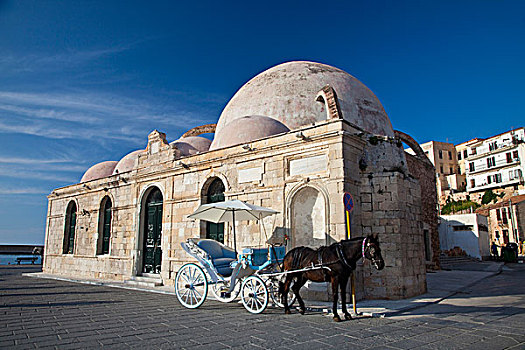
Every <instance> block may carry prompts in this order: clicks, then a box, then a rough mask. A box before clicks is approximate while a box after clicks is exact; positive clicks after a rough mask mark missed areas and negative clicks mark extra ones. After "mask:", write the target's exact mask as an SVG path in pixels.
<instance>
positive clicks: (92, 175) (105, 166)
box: [80, 160, 117, 182]
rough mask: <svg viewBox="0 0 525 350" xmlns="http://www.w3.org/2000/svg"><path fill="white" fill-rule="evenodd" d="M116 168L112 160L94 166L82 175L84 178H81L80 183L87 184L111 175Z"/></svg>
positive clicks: (115, 163)
mask: <svg viewBox="0 0 525 350" xmlns="http://www.w3.org/2000/svg"><path fill="white" fill-rule="evenodd" d="M116 166H117V162H116V161H114V160H108V161H106V162H102V163H98V164H95V165H93V166H92V167H91V168H89V169H88V170H87V171H86V172H85V173H84V176H82V179H81V180H80V182H88V181H91V180H97V179H102V178H103V177H107V176H110V175H111V174H113V170H114V169H115V167H116Z"/></svg>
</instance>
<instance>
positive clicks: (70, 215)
mask: <svg viewBox="0 0 525 350" xmlns="http://www.w3.org/2000/svg"><path fill="white" fill-rule="evenodd" d="M76 224H77V205H76V204H75V202H74V201H71V202H69V204H68V205H67V210H66V222H65V229H64V249H63V253H64V254H73V251H74V249H75V227H76Z"/></svg>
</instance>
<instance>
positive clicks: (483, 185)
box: [467, 175, 523, 192]
mask: <svg viewBox="0 0 525 350" xmlns="http://www.w3.org/2000/svg"><path fill="white" fill-rule="evenodd" d="M519 183H523V176H522V175H520V176H519V177H515V178H513V179H512V180H507V181H502V182H492V183H490V184H489V183H487V182H486V181H485V182H483V183H481V184H476V186H474V187H471V186H470V183H469V184H468V186H467V192H477V191H484V190H488V189H490V188H498V187H505V186H511V185H515V184H519Z"/></svg>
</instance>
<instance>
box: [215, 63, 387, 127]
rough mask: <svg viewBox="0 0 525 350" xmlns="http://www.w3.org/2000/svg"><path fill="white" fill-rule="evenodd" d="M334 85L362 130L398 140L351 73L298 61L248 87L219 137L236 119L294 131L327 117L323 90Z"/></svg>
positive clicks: (229, 109)
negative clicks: (262, 120)
mask: <svg viewBox="0 0 525 350" xmlns="http://www.w3.org/2000/svg"><path fill="white" fill-rule="evenodd" d="M326 85H330V86H331V87H332V88H333V89H334V90H335V92H336V94H337V97H338V100H339V106H340V109H341V112H342V114H343V118H344V119H345V120H347V121H349V122H351V123H353V124H355V125H357V126H359V127H361V128H362V129H364V130H366V131H368V132H371V133H374V134H380V135H387V136H393V135H394V132H393V129H392V124H391V123H390V120H389V118H388V116H387V114H386V112H385V110H384V108H383V106H382V105H381V102H379V99H378V98H377V97H376V96H375V95H374V93H373V92H372V91H370V89H368V88H367V87H366V86H365V85H364V84H363V83H361V82H360V81H359V80H357V79H356V78H354V77H353V76H351V75H350V74H348V73H346V72H344V71H342V70H340V69H338V68H335V67H332V66H328V65H325V64H321V63H315V62H306V61H297V62H288V63H283V64H280V65H278V66H275V67H273V68H270V69H268V70H266V71H264V72H262V73H260V74H259V75H257V76H256V77H254V78H253V79H251V80H250V81H248V82H247V83H246V84H244V86H243V87H241V88H240V89H239V91H237V93H236V94H235V95H234V96H233V97H232V99H231V100H230V102H228V104H227V105H226V107H225V108H224V110H223V111H222V114H221V116H220V118H219V121H218V123H217V128H216V130H215V135H216V137H217V136H219V137H221V135H220V134H221V132H222V130H223V128H224V127H225V126H226V125H227V124H229V123H231V122H232V121H233V120H235V119H238V118H243V117H244V116H247V115H264V116H268V117H271V118H273V119H277V120H278V121H280V122H282V123H283V124H284V125H286V126H287V127H288V128H290V129H292V130H293V129H296V128H300V127H301V126H304V125H309V124H312V123H314V122H318V121H322V120H326V119H327V112H326V108H325V104H324V103H322V102H317V101H316V97H317V94H318V92H319V91H320V90H321V89H323V88H324V87H325V86H326Z"/></svg>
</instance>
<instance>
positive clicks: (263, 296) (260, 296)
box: [241, 276, 268, 314]
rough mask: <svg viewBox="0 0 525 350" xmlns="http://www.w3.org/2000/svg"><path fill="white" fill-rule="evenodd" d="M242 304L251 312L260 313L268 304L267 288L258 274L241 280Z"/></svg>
mask: <svg viewBox="0 0 525 350" xmlns="http://www.w3.org/2000/svg"><path fill="white" fill-rule="evenodd" d="M241 300H242V304H243V305H244V307H245V308H246V310H248V311H249V312H251V313H252V314H260V313H261V312H263V311H264V309H266V307H267V306H268V288H266V285H265V284H264V282H263V280H262V279H261V278H260V277H258V276H250V277H248V278H246V279H245V280H244V282H242V287H241Z"/></svg>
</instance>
